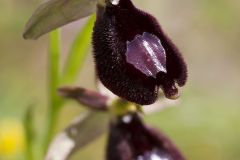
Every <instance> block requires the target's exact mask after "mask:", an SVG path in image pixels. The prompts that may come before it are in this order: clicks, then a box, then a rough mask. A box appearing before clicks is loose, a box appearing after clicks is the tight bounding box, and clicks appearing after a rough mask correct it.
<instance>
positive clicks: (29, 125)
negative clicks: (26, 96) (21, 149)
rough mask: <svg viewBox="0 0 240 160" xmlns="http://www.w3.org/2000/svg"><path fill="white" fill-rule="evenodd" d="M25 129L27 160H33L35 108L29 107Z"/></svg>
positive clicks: (25, 117)
mask: <svg viewBox="0 0 240 160" xmlns="http://www.w3.org/2000/svg"><path fill="white" fill-rule="evenodd" d="M23 124H24V129H25V138H26V159H27V160H33V141H34V124H33V107H32V106H29V107H28V109H27V111H26V113H25V115H24V120H23Z"/></svg>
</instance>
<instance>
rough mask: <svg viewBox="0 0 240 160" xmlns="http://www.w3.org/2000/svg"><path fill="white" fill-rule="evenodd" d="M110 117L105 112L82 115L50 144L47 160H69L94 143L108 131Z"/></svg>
mask: <svg viewBox="0 0 240 160" xmlns="http://www.w3.org/2000/svg"><path fill="white" fill-rule="evenodd" d="M108 122H109V116H108V114H107V113H103V112H88V113H86V114H84V115H80V117H78V118H77V119H76V120H75V121H74V122H73V123H72V124H71V125H70V126H69V127H67V128H66V129H65V130H64V131H62V132H61V133H59V134H58V135H57V136H56V137H55V138H54V140H53V142H52V143H51V144H50V148H49V150H48V153H47V156H46V158H45V160H67V159H69V158H70V156H71V155H72V154H74V153H75V152H76V151H78V150H79V149H80V148H82V147H84V146H85V145H87V144H89V143H90V142H92V141H94V140H95V139H96V138H98V137H99V136H101V135H102V134H103V133H104V131H106V129H107V126H108Z"/></svg>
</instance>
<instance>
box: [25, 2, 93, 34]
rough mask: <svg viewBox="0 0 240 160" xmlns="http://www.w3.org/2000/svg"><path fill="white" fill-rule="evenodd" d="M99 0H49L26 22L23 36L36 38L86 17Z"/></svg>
mask: <svg viewBox="0 0 240 160" xmlns="http://www.w3.org/2000/svg"><path fill="white" fill-rule="evenodd" d="M96 4H97V0H48V1H46V2H44V3H42V4H41V5H40V6H39V7H38V8H37V9H36V11H35V12H34V13H33V15H32V17H31V18H30V19H29V21H28V22H27V24H26V27H25V31H24V34H23V37H24V38H25V39H36V38H38V37H40V36H41V35H43V34H45V33H48V32H50V31H52V30H54V29H56V28H58V27H61V26H63V25H65V24H68V23H70V22H72V21H76V20H78V19H80V18H83V17H86V16H88V15H90V14H92V13H93V12H95V10H96Z"/></svg>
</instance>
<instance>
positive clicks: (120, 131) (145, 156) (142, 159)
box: [107, 114, 185, 160]
mask: <svg viewBox="0 0 240 160" xmlns="http://www.w3.org/2000/svg"><path fill="white" fill-rule="evenodd" d="M108 140H109V141H108V146H107V160H154V158H155V159H157V158H158V159H164V160H165V159H166V160H185V158H184V157H183V156H182V154H181V153H180V151H179V150H178V149H177V147H176V146H175V145H174V144H173V143H172V142H171V140H170V139H169V138H168V137H166V136H165V135H163V134H162V133H161V132H158V131H156V130H155V129H152V128H149V127H147V126H145V125H144V124H143V123H142V122H141V120H140V118H139V117H138V115H136V114H134V115H126V116H124V117H121V118H119V119H118V120H117V121H116V122H113V123H112V124H111V128H110V134H109V139H108Z"/></svg>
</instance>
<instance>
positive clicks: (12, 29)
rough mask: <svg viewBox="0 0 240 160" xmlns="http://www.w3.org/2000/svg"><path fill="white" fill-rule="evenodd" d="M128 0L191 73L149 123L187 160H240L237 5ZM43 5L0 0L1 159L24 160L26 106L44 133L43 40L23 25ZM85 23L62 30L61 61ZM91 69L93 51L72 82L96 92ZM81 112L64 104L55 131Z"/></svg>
mask: <svg viewBox="0 0 240 160" xmlns="http://www.w3.org/2000/svg"><path fill="white" fill-rule="evenodd" d="M133 1H134V3H135V4H136V5H137V6H138V7H139V8H142V9H144V10H146V11H148V12H150V13H151V14H153V15H154V16H156V17H157V18H158V20H159V22H160V23H161V25H162V27H163V29H164V30H165V31H166V32H167V33H168V35H169V36H170V37H171V38H172V39H173V41H174V42H175V43H176V44H177V46H178V47H179V49H180V50H181V51H182V53H183V55H184V57H185V59H186V61H187V64H188V68H189V81H188V83H187V85H186V87H184V88H183V89H182V96H181V102H180V105H178V106H177V107H172V108H167V109H165V110H164V111H162V112H159V113H155V114H153V115H151V116H148V117H145V119H146V121H147V122H148V123H149V124H151V125H153V126H155V127H158V128H159V129H161V130H162V131H164V132H165V133H166V134H167V135H169V136H170V137H171V138H172V139H173V140H174V141H175V143H176V144H177V145H178V146H179V148H181V150H182V151H183V153H184V154H185V155H186V157H187V158H188V159H189V160H202V159H206V160H229V159H231V160H238V159H240V152H239V151H240V136H239V135H240V116H239V115H240V94H239V91H240V54H239V50H240V29H239V28H240V16H239V15H240V1H239V0H218V1H216V0H181V1H178V0H157V1H156V0H133ZM40 2H41V1H40V0H1V1H0V13H1V14H0V52H1V54H0V73H1V74H0V160H8V159H9V160H15V159H16V160H21V159H24V134H23V126H22V119H23V115H24V114H25V112H26V108H27V107H28V106H29V105H32V106H34V108H35V112H36V114H35V117H34V120H35V121H34V123H35V128H36V134H35V136H36V137H37V139H36V141H35V143H40V142H41V139H42V138H41V137H42V136H43V128H44V127H45V126H44V125H45V121H46V107H47V41H48V37H47V36H43V37H41V38H40V39H38V40H36V41H26V40H24V39H23V38H22V32H23V29H24V25H25V23H26V21H27V20H28V18H29V17H30V16H31V14H32V12H33V11H34V9H35V8H36V7H37V6H38V5H39V3H40ZM84 22H86V19H83V20H80V21H78V22H75V23H72V24H69V25H67V26H65V27H63V29H62V39H63V40H62V50H63V57H66V54H65V55H64V53H66V52H67V51H68V49H69V46H70V44H71V42H72V40H73V38H74V36H75V35H76V33H77V32H78V31H79V30H80V28H81V26H82V24H83V23H84ZM63 61H64V58H63V59H62V62H63ZM93 66H94V64H93V59H92V55H91V52H90V53H89V56H88V58H87V61H86V62H85V64H84V68H83V70H82V72H81V74H80V75H79V80H78V82H77V83H76V84H77V85H79V86H84V87H86V88H90V89H94V74H95V73H94V67H93ZM86 77H87V78H86ZM82 110H83V108H81V107H78V105H77V104H76V103H73V102H70V103H68V104H67V106H65V107H64V108H63V110H62V113H64V114H61V115H60V117H59V125H58V126H57V128H58V130H60V129H62V128H63V127H65V126H66V125H67V124H68V123H69V121H71V120H72V119H73V117H75V116H76V115H79V113H80V112H81V111H82ZM99 123H101V122H99ZM105 140H106V135H104V136H103V137H102V138H100V139H99V140H97V141H96V142H94V143H93V144H91V145H88V146H87V147H86V148H84V149H83V150H82V151H80V152H79V153H78V154H77V155H75V156H74V157H73V159H84V160H96V159H97V160H101V159H103V157H104V147H103V145H104V144H105ZM38 146H39V145H38ZM37 150H38V148H37V147H36V152H37ZM93 153H94V154H93ZM36 154H37V153H36ZM100 157H101V158H100Z"/></svg>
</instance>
